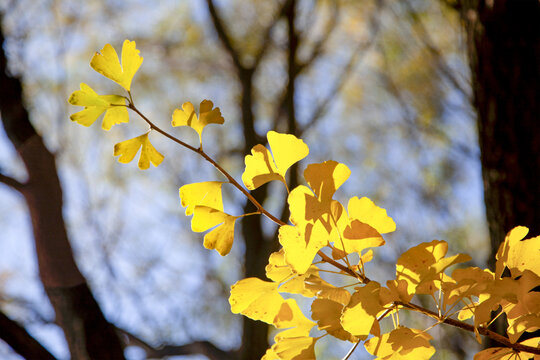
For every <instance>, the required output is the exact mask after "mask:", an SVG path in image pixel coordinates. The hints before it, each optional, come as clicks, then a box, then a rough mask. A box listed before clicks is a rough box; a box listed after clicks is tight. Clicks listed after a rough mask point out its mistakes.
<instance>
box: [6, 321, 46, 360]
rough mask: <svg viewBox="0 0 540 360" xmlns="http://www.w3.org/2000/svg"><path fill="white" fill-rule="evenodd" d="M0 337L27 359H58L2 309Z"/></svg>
mask: <svg viewBox="0 0 540 360" xmlns="http://www.w3.org/2000/svg"><path fill="white" fill-rule="evenodd" d="M0 339H2V340H4V341H5V342H6V344H8V345H9V346H10V347H11V348H12V349H13V350H15V352H17V353H18V354H19V355H21V356H22V357H24V358H25V359H40V360H56V358H55V357H54V356H53V355H52V354H51V353H50V352H49V351H48V350H47V349H45V348H44V347H43V345H41V344H40V343H39V342H38V341H37V340H36V339H34V338H33V337H32V335H30V334H29V333H28V332H27V331H26V330H25V329H24V328H23V327H22V326H21V325H19V324H18V323H17V322H16V321H13V320H11V319H10V318H8V317H7V316H6V315H5V314H4V313H3V312H1V311H0Z"/></svg>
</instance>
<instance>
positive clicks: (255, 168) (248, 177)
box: [242, 131, 309, 190]
mask: <svg viewBox="0 0 540 360" xmlns="http://www.w3.org/2000/svg"><path fill="white" fill-rule="evenodd" d="M266 136H267V139H268V144H269V145H270V149H271V150H272V153H270V151H269V150H268V149H267V148H265V147H264V146H263V145H260V144H259V145H256V146H254V147H253V149H251V155H247V156H246V158H245V164H246V169H245V171H244V173H243V174H242V181H243V182H244V185H245V186H246V187H247V188H248V189H249V190H254V189H256V188H258V187H259V186H261V185H263V184H266V183H267V182H269V181H272V180H280V181H282V182H283V183H284V184H285V185H287V184H286V182H285V174H286V173H287V170H288V169H289V168H290V167H291V166H292V165H293V164H295V163H297V162H298V161H300V160H302V159H303V158H305V157H306V156H307V155H308V154H309V148H308V146H307V145H306V144H305V143H304V141H302V140H301V139H298V138H297V137H296V136H294V135H290V134H280V133H277V132H275V131H269V132H268V134H267V135H266Z"/></svg>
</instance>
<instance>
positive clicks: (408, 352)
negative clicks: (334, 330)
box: [364, 327, 435, 360]
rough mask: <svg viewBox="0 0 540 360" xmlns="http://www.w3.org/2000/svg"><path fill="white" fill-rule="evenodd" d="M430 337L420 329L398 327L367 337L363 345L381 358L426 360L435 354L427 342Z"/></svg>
mask: <svg viewBox="0 0 540 360" xmlns="http://www.w3.org/2000/svg"><path fill="white" fill-rule="evenodd" d="M431 339H432V337H431V336H430V335H429V334H427V333H425V332H423V331H421V330H417V329H409V328H406V327H399V328H397V329H394V330H392V331H391V332H390V333H389V334H383V335H382V336H376V337H374V338H371V339H369V340H368V341H366V342H365V343H364V347H365V348H366V350H367V351H368V352H369V353H370V354H372V355H375V356H377V359H381V360H390V359H392V360H394V359H395V360H409V359H415V360H427V359H430V358H431V357H432V356H433V354H435V348H434V347H433V346H432V345H431V344H430V343H429V341H430V340H431Z"/></svg>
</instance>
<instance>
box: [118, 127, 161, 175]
mask: <svg viewBox="0 0 540 360" xmlns="http://www.w3.org/2000/svg"><path fill="white" fill-rule="evenodd" d="M139 149H141V156H140V157H139V169H141V170H146V169H148V168H149V167H150V163H152V164H154V166H158V165H159V164H161V162H162V161H163V155H161V154H160V153H159V152H158V151H157V150H156V149H155V148H154V146H153V145H152V144H151V143H150V140H149V139H148V133H146V134H143V135H141V136H137V137H136V138H133V139H129V140H126V141H122V142H120V143H118V144H116V145H114V156H120V157H119V158H118V161H119V162H121V163H123V164H127V163H129V162H131V161H132V160H133V158H135V155H137V153H138V152H139Z"/></svg>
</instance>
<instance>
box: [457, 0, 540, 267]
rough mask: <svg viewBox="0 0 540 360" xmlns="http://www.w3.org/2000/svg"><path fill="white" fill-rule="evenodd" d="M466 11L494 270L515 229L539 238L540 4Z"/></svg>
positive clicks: (472, 3) (473, 1)
mask: <svg viewBox="0 0 540 360" xmlns="http://www.w3.org/2000/svg"><path fill="white" fill-rule="evenodd" d="M461 11H462V18H463V19H464V23H465V29H466V32H467V44H468V53H469V62H470V68H471V74H472V89H473V95H474V106H475V108H476V112H477V116H478V137H479V143H480V151H481V161H482V177H483V180H484V200H485V205H486V215H487V221H488V226H489V234H490V238H491V255H490V258H489V265H490V266H491V267H492V268H493V267H494V264H495V254H496V252H497V249H498V247H499V245H500V244H501V242H502V241H503V240H504V237H505V235H506V233H507V232H508V231H510V230H511V229H512V228H513V227H515V226H518V225H523V226H526V227H528V228H529V230H530V232H529V235H530V236H538V235H540V207H539V204H540V183H539V179H540V119H539V114H540V98H539V86H540V79H539V73H540V71H539V69H540V62H539V59H540V36H539V35H540V26H539V24H540V3H539V2H538V0H494V1H493V0H491V1H489V0H465V1H463V4H462V9H461Z"/></svg>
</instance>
